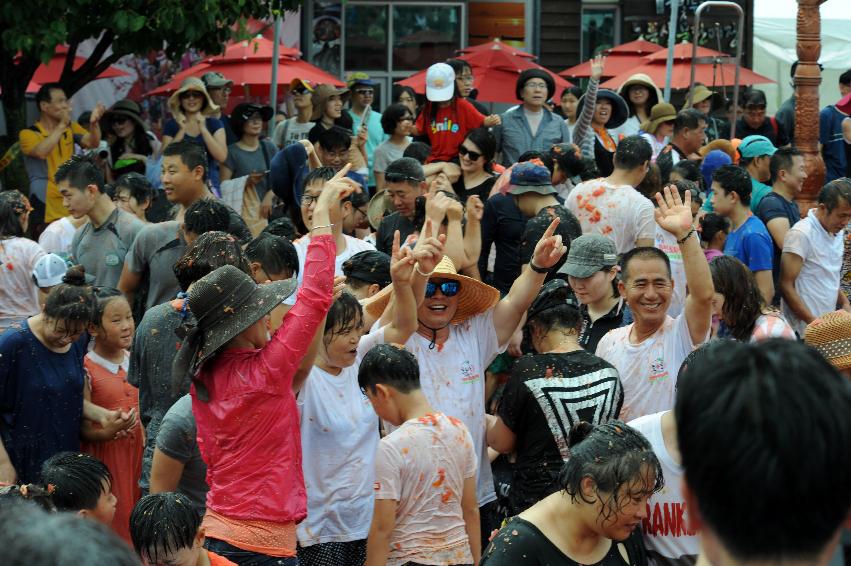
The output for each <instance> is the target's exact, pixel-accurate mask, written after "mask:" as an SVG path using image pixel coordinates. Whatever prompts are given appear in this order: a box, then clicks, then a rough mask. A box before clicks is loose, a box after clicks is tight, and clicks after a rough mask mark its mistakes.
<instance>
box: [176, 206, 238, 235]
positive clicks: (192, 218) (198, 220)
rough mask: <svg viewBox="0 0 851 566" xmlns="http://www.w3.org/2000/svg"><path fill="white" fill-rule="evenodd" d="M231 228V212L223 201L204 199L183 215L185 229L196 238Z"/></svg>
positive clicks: (190, 207)
mask: <svg viewBox="0 0 851 566" xmlns="http://www.w3.org/2000/svg"><path fill="white" fill-rule="evenodd" d="M223 226H228V227H229V226H230V211H229V210H228V207H227V206H225V205H224V204H223V203H222V202H221V201H219V200H217V199H214V198H202V199H199V200H197V201H195V202H193V203H192V204H191V205H190V206H189V208H187V209H186V212H185V213H184V215H183V228H184V231H186V232H191V233H193V234H195V235H196V236H200V235H201V234H206V233H207V232H213V231H215V230H219V229H221V228H222V227H223Z"/></svg>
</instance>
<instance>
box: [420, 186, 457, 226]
mask: <svg viewBox="0 0 851 566" xmlns="http://www.w3.org/2000/svg"><path fill="white" fill-rule="evenodd" d="M451 201H452V199H451V198H449V197H448V196H446V195H445V194H444V193H441V192H430V193H429V194H428V195H426V218H431V219H432V220H433V221H434V223H435V224H437V225H440V224H441V223H442V222H443V219H444V218H446V211H447V210H449V204H450V202H451Z"/></svg>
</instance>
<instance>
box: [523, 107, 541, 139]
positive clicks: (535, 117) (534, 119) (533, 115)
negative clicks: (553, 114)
mask: <svg viewBox="0 0 851 566" xmlns="http://www.w3.org/2000/svg"><path fill="white" fill-rule="evenodd" d="M523 115H524V116H526V121H527V122H528V123H529V130H530V131H531V132H532V135H533V136H534V135H535V134H537V133H538V128H539V127H540V126H541V120H543V119H544V109H543V108H542V109H540V110H538V111H537V112H532V111H530V110H527V109H526V108H523Z"/></svg>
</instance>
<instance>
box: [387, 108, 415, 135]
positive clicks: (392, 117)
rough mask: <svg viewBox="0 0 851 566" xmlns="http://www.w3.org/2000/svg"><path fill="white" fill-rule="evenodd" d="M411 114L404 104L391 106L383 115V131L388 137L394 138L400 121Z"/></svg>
mask: <svg viewBox="0 0 851 566" xmlns="http://www.w3.org/2000/svg"><path fill="white" fill-rule="evenodd" d="M410 113H411V111H410V110H409V109H408V107H407V106H405V105H404V104H398V103H397V104H391V105H390V106H388V107H387V108H385V109H384V112H382V113H381V129H382V130H384V133H385V134H387V135H388V136H392V135H393V133H394V132H395V131H396V125H397V124H398V123H399V120H401V119H402V118H403V117H404V116H407V115H409V114H410Z"/></svg>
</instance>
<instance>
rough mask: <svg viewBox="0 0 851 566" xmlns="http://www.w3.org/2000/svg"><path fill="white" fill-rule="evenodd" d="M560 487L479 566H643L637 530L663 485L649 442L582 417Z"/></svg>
mask: <svg viewBox="0 0 851 566" xmlns="http://www.w3.org/2000/svg"><path fill="white" fill-rule="evenodd" d="M567 444H568V447H569V449H570V459H569V460H567V462H566V463H565V464H564V467H563V468H562V470H561V474H560V475H559V485H560V487H561V489H560V490H559V491H557V492H555V493H553V494H552V495H550V496H548V497H545V498H544V499H542V500H541V501H539V502H538V503H536V504H535V505H533V506H532V507H530V508H529V509H527V510H526V511H524V512H522V513H520V514H519V515H517V516H516V517H513V518H511V519H509V521H508V522H507V523H506V524H505V526H504V527H503V528H502V529H501V530H500V531H499V533H497V535H496V536H495V537H493V539H492V541H491V543H490V545H488V548H487V549H486V550H485V551H484V552H483V553H482V560H481V562H480V563H479V564H480V566H509V565H510V566H532V565H536V566H537V565H540V564H548V565H549V566H578V565H579V564H594V565H599V566H643V565H645V564H647V555H646V553H645V549H644V543H643V542H642V539H641V533H640V530H639V529H638V527H640V525H641V521H642V519H644V518H646V516H647V511H646V509H647V499H648V498H649V497H650V495H652V494H653V493H656V492H657V491H659V490H661V489H662V487H663V485H664V480H663V478H662V471H661V470H662V468H661V465H660V464H659V460H658V459H657V458H656V455H655V454H654V453H653V449H652V448H651V446H650V443H649V442H647V439H645V438H644V437H643V436H642V435H641V434H640V433H638V432H637V431H636V430H635V429H633V428H631V427H629V426H627V425H625V424H624V423H622V422H620V421H609V422H607V423H605V424H600V425H597V426H593V425H591V424H589V423H587V422H580V423H578V424H576V425H574V426H573V428H572V429H571V431H570V434H569V436H568V438H567Z"/></svg>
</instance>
